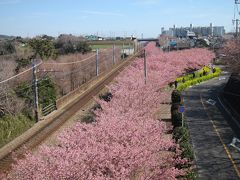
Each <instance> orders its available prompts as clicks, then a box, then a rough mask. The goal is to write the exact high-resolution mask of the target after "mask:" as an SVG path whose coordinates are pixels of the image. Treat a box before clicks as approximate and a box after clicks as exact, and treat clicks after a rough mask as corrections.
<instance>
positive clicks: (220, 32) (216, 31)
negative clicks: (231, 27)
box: [213, 26, 225, 37]
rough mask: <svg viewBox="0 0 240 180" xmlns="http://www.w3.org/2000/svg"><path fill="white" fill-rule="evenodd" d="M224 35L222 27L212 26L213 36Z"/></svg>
mask: <svg viewBox="0 0 240 180" xmlns="http://www.w3.org/2000/svg"><path fill="white" fill-rule="evenodd" d="M224 34H225V29H224V26H214V27H213V35H214V36H221V37H222V36H223V35H224Z"/></svg>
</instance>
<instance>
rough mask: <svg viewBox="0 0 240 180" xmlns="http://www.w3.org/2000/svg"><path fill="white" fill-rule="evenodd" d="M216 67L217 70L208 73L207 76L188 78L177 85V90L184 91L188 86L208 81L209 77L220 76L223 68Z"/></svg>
mask: <svg viewBox="0 0 240 180" xmlns="http://www.w3.org/2000/svg"><path fill="white" fill-rule="evenodd" d="M215 69H216V71H215V72H214V73H211V74H207V75H206V76H202V77H198V78H195V79H192V80H188V81H186V82H185V83H182V84H180V85H179V86H178V87H177V90H178V91H183V90H185V89H186V88H188V87H189V86H193V85H196V84H198V83H201V82H204V81H207V80H209V79H212V78H215V77H218V76H219V75H220V74H221V69H220V68H215Z"/></svg>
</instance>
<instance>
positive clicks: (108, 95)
mask: <svg viewBox="0 0 240 180" xmlns="http://www.w3.org/2000/svg"><path fill="white" fill-rule="evenodd" d="M112 97H113V96H112V93H110V92H106V93H104V94H99V99H102V100H104V101H106V102H109V101H111V99H112Z"/></svg>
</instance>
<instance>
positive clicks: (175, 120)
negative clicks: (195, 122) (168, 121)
mask: <svg viewBox="0 0 240 180" xmlns="http://www.w3.org/2000/svg"><path fill="white" fill-rule="evenodd" d="M172 124H173V126H174V127H179V126H181V125H182V114H181V113H179V112H178V110H175V111H173V112H172Z"/></svg>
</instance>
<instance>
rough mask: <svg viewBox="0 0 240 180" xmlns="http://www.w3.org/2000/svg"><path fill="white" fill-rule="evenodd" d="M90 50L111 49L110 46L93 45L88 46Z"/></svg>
mask: <svg viewBox="0 0 240 180" xmlns="http://www.w3.org/2000/svg"><path fill="white" fill-rule="evenodd" d="M90 47H91V48H92V49H112V47H113V46H112V45H110V44H95V45H91V46H90Z"/></svg>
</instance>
